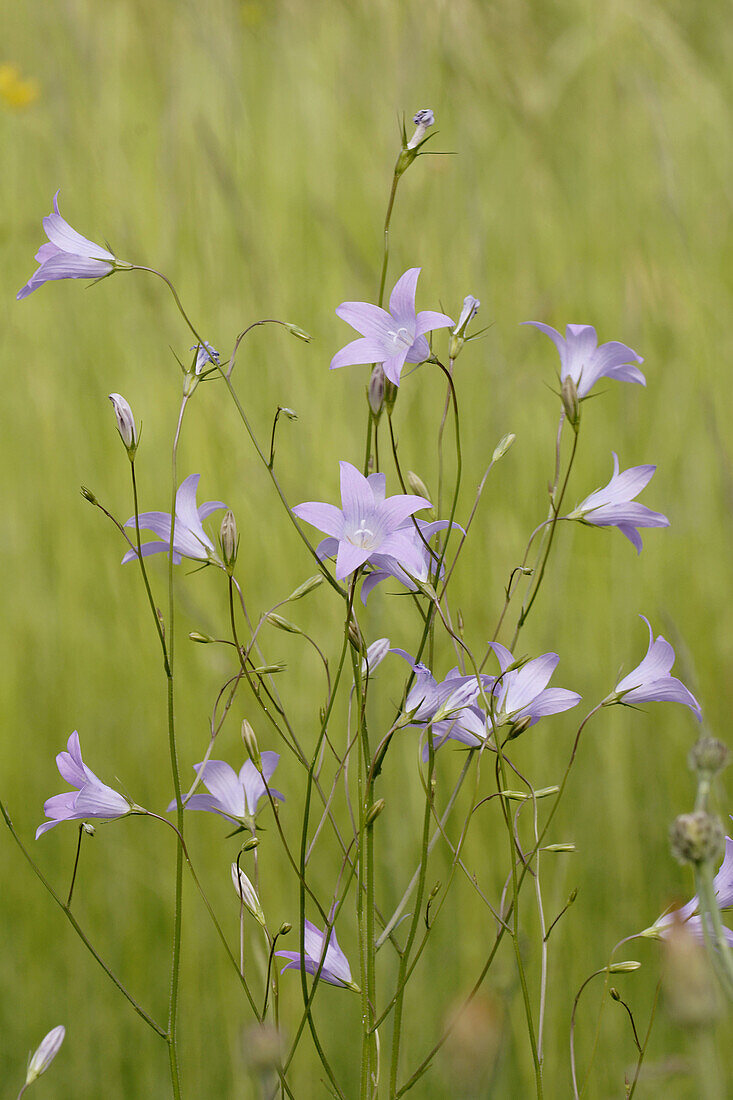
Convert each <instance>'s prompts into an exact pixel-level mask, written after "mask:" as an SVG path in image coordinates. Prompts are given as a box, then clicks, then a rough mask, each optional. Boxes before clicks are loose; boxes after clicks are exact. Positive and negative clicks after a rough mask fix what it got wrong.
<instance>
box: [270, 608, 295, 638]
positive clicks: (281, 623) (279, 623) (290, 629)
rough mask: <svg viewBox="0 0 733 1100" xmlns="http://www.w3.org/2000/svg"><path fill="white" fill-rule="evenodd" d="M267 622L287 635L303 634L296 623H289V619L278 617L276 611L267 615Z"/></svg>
mask: <svg viewBox="0 0 733 1100" xmlns="http://www.w3.org/2000/svg"><path fill="white" fill-rule="evenodd" d="M265 621H266V622H268V623H269V624H270V626H276V627H277V629H278V630H284V631H285V633H286V634H302V633H303V631H302V630H301V629H300V627H299V626H296V625H295V623H291V622H289V620H288V619H283V617H282V615H277V614H276V613H275V612H274V611H269V612H268V613H267V615H265Z"/></svg>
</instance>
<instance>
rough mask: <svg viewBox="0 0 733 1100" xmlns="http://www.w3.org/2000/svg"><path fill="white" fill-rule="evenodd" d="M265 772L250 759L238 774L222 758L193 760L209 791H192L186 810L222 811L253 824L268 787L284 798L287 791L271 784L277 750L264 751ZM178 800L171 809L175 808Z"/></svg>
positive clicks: (263, 765) (227, 815) (224, 814)
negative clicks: (281, 790) (206, 792)
mask: <svg viewBox="0 0 733 1100" xmlns="http://www.w3.org/2000/svg"><path fill="white" fill-rule="evenodd" d="M261 758H262V774H261V775H260V773H259V772H258V771H257V768H256V767H255V766H254V764H253V763H252V761H251V760H248V761H247V762H246V763H245V764H244V765H243V766H242V767H241V768H240V769H239V775H237V773H236V772H235V770H234V768H231V767H230V766H229V764H225V763H224V761H223V760H209V761H207V763H206V764H194V766H193V767H194V771H195V772H196V774H197V775H198V776H199V777H200V779H201V782H202V783H203V785H204V786H205V787H206V788H207V789H208V791H209V794H192V795H191V797H190V798H189V800H188V802H185V803H184V809H186V810H208V811H209V812H210V813H214V814H222V816H223V817H229V818H231V819H232V821H236V822H238V823H239V824H242V825H251V824H252V823H253V822H254V819H255V817H256V815H257V806H258V804H259V802H260V799H262V798H265V797H266V796H267V792H268V790H269V792H270V794H271V795H272V797H273V798H277V799H279V800H280V801H281V802H284V801H285V795H284V794H281V793H280V791H276V790H275V789H274V788H273V787H271V786H270V780H271V779H272V774H273V772H274V771H275V768H276V767H277V763H278V760H279V759H280V756H279V754H278V753H276V752H263V753H262V754H261ZM175 808H176V803H175V801H173V802H171V803H170V805H169V806H168V810H169V811H170V810H175Z"/></svg>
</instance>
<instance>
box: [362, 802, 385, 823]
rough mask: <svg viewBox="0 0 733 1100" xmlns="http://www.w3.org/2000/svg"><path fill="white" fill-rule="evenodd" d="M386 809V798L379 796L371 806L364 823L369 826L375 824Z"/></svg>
mask: <svg viewBox="0 0 733 1100" xmlns="http://www.w3.org/2000/svg"><path fill="white" fill-rule="evenodd" d="M383 809H384V799H383V798H378V799H377V801H376V802H375V803H374V805H372V806H370V807H369V812H368V813H367V815H366V819H365V821H364V824H365V825H366V827H367V828H369V827H370V826H371V825H373V824H374V822H375V821H376V820H377V818H378V817H379V815H380V814H381V812H382V810H383Z"/></svg>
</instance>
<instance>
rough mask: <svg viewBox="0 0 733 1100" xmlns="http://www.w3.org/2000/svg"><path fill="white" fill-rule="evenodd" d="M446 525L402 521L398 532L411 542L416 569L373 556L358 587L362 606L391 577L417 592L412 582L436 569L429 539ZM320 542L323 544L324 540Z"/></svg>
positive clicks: (442, 568) (381, 556)
mask: <svg viewBox="0 0 733 1100" xmlns="http://www.w3.org/2000/svg"><path fill="white" fill-rule="evenodd" d="M416 525H417V526H416ZM448 526H449V523H448V520H445V519H441V520H435V521H434V522H432V523H428V522H427V521H426V520H423V519H417V518H415V520H414V521H413V520H412V519H408V520H406V521H405V523H403V524H402V526H401V528H400V531H402V532H403V533H404V535H405V537H406V538H408V539H409V540H410V541H411V542H412V544H413V547H414V550H415V554H416V555H418V556H419V560H420V566H419V568H418V569H414V568H413V569H411V570H410V572H409V573H408V572H406V571H405V570H404V569H403V567H402V565H401V564H400V563H399V561H397V559H396V558H394V557H390V555H389V554H373V555H372V556H371V558H370V559H369V564H370V565H371V566H372V570H373V571H372V572H370V573H368V574H367V576H366V577H365V578H364V583H363V584H362V586H361V600H362V603H363V604H364V605H365V606H366V602H367V597H368V596H369V595H370V593H371V592H372V591H373V590H374V589H375V588H376V586H377V585H378V584H379V583H380V582H381V581H386V580H387V579H388V577H394V579H395V580H398V581H399V582H400V584H403V585H404V586H405V588H407V589H409V591H410V592H417V591H418V586H417V584H415V581H421V582H425V581H427V579H428V577H429V576H430V574H431V573H434V572H435V568H436V561H437V555H436V553H435V552H434V551H433V550H431V549H430V548H429V542H430V539H431V538H432V537H433V535H435V534H436V533H437V532H438V531H444V530H445V529H446V527H448ZM453 526H454V527H457V528H458V529H459V531H462V530H463V528H462V527H461V525H460V524H459V523H454V524H453ZM324 541H325V542H327V541H328V540H324ZM321 546H323V543H321ZM413 564H414V563H413ZM444 573H445V565H444V564H441V568H440V575H441V576H443V574H444Z"/></svg>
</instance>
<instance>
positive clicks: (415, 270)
mask: <svg viewBox="0 0 733 1100" xmlns="http://www.w3.org/2000/svg"><path fill="white" fill-rule="evenodd" d="M420 271H421V268H419V267H410V268H408V269H407V271H406V272H405V273H404V275H400V277H399V279H398V280H397V282H396V283H395V285H394V288H393V290H392V293H391V294H390V296H389V312H390V313H391V314H392V317H393V319H394V320H395V321H396V322H397V325H398V326H403V325H404V326H405V327H406V328H410V329H413V328H414V325H415V321H416V314H415V293H416V291H417V280H418V278H419V277H420Z"/></svg>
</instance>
